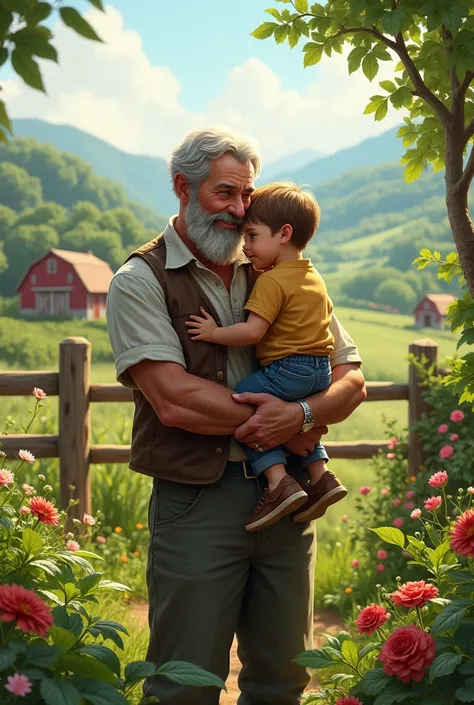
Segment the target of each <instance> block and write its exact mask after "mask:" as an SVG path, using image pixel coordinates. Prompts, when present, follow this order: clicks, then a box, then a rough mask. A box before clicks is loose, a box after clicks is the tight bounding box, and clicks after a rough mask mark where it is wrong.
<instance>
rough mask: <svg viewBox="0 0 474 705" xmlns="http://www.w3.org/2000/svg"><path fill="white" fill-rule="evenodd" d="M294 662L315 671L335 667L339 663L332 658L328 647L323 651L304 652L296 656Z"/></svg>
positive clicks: (311, 650)
mask: <svg viewBox="0 0 474 705" xmlns="http://www.w3.org/2000/svg"><path fill="white" fill-rule="evenodd" d="M344 643H345V642H344ZM293 661H294V662H295V663H297V664H298V665H299V666H304V667H305V668H315V669H317V668H329V667H330V666H334V664H335V663H337V660H336V659H334V658H332V656H331V654H330V653H329V651H328V649H327V647H324V648H322V649H310V650H309V651H303V652H302V653H301V654H298V656H296V658H294V659H293Z"/></svg>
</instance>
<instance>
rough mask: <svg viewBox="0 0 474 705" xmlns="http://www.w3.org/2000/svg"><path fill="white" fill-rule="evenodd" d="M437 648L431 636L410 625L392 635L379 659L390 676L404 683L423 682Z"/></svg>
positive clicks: (400, 628)
mask: <svg viewBox="0 0 474 705" xmlns="http://www.w3.org/2000/svg"><path fill="white" fill-rule="evenodd" d="M435 648H436V644H435V640H434V639H433V637H432V636H431V634H428V633H427V632H425V631H423V629H420V628H419V627H416V626H415V625H414V624H410V625H409V626H407V627H399V628H398V629H395V631H394V632H393V634H390V636H389V637H388V639H387V641H386V642H385V644H384V646H383V648H382V651H381V652H380V654H379V656H378V658H379V659H380V660H381V661H382V663H383V670H384V671H385V673H386V674H387V675H388V676H396V678H398V680H400V681H401V682H402V683H408V682H409V681H411V680H413V681H422V680H423V678H424V675H425V668H427V667H428V666H430V665H431V664H432V663H433V660H434V657H435Z"/></svg>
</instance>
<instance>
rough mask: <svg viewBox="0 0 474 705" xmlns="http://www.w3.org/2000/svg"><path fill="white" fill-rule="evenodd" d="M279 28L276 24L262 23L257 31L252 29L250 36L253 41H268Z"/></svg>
mask: <svg viewBox="0 0 474 705" xmlns="http://www.w3.org/2000/svg"><path fill="white" fill-rule="evenodd" d="M279 26H280V25H278V24H277V23H276V22H264V23H263V24H261V25H260V26H259V27H257V29H254V30H253V32H252V33H251V35H250V36H251V37H255V39H268V37H271V36H272V34H273V33H274V31H275V30H276V29H277V28H278V27H279Z"/></svg>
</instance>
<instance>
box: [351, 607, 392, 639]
mask: <svg viewBox="0 0 474 705" xmlns="http://www.w3.org/2000/svg"><path fill="white" fill-rule="evenodd" d="M388 619H390V612H387V610H386V609H385V607H382V606H381V605H376V604H375V602H372V604H371V605H369V606H368V607H365V608H364V609H363V610H362V612H361V613H360V615H359V616H358V617H357V619H356V625H357V631H358V632H359V634H373V633H374V632H375V630H376V629H379V627H382V626H383V625H384V624H385V622H386V621H387V620H388Z"/></svg>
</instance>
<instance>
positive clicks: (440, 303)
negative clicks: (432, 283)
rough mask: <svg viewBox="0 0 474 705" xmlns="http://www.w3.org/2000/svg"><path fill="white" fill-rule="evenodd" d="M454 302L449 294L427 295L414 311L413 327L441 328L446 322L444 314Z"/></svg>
mask: <svg viewBox="0 0 474 705" xmlns="http://www.w3.org/2000/svg"><path fill="white" fill-rule="evenodd" d="M453 301H454V296H452V295H451V294H427V295H426V296H425V297H424V298H423V299H421V301H420V302H419V304H418V305H417V307H416V308H415V310H414V311H413V313H414V315H415V326H416V327H417V328H443V326H444V324H445V322H446V312H447V309H448V306H449V304H450V303H452V302H453Z"/></svg>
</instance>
